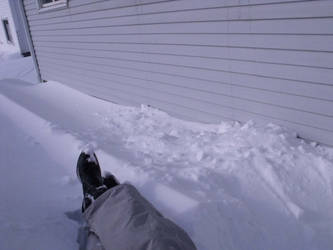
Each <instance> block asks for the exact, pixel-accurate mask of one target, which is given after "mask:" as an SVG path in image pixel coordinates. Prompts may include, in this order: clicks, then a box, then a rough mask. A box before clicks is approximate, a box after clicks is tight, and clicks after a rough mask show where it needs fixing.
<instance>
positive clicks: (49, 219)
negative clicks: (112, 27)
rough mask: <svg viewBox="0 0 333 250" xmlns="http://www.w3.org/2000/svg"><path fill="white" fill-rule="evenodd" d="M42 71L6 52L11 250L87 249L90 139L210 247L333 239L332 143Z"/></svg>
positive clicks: (1, 150) (1, 219)
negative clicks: (192, 112) (142, 100)
mask: <svg viewBox="0 0 333 250" xmlns="http://www.w3.org/2000/svg"><path fill="white" fill-rule="evenodd" d="M1 79H2V80H1ZM34 79H35V74H34V72H33V66H32V62H31V58H25V59H17V58H11V57H7V59H6V60H2V61H0V138H1V141H0V159H1V160H0V162H1V164H0V170H1V176H2V178H1V182H0V187H1V188H0V194H1V197H4V198H3V199H4V200H3V201H2V202H0V249H64V250H65V249H75V248H78V246H77V243H76V234H77V230H78V228H79V224H78V223H77V222H75V220H73V219H76V218H77V217H78V215H79V212H78V211H77V210H79V209H80V206H81V204H80V203H81V198H82V193H81V192H82V191H81V187H80V184H79V182H78V181H77V180H76V176H75V164H76V159H77V157H78V155H79V153H80V150H82V149H87V148H88V149H91V148H93V149H95V150H96V153H97V156H98V160H99V162H100V164H101V166H102V168H103V169H104V170H107V171H110V172H112V173H113V174H115V175H116V176H117V178H118V179H119V180H120V181H121V182H125V181H127V182H131V183H133V184H134V185H135V186H136V187H137V188H138V189H139V190H140V191H141V192H142V193H143V194H144V196H145V197H146V198H147V199H148V200H149V201H151V202H152V203H153V204H154V205H155V206H156V207H157V208H158V209H159V210H161V212H162V213H163V214H164V215H165V216H167V217H169V218H171V219H172V220H174V221H175V222H176V223H177V224H178V225H180V226H182V227H183V228H184V229H185V230H186V231H187V232H188V233H189V234H190V236H191V237H192V239H193V240H194V242H195V243H196V245H197V247H198V249H200V250H222V249H279V250H281V249H290V250H291V249H293V250H294V249H332V247H333V184H332V182H333V163H332V162H333V149H332V148H328V147H324V146H321V145H317V144H316V143H308V142H304V141H302V140H300V139H298V138H297V136H296V133H295V131H291V130H288V129H285V128H283V127H280V126H277V125H275V124H267V125H265V126H259V125H256V124H255V123H254V122H252V121H249V122H247V123H245V124H240V123H238V122H233V121H229V122H225V121H223V122H221V123H220V124H202V123H194V122H187V121H182V120H179V119H176V118H173V117H171V116H169V115H168V114H166V113H164V112H162V111H159V110H156V109H153V108H150V107H147V106H144V105H142V106H141V107H125V106H121V105H116V104H112V103H109V102H105V101H103V100H99V99H96V98H94V97H91V96H88V95H86V94H83V93H80V92H78V91H76V90H73V89H71V88H69V87H66V86H64V85H62V84H60V83H57V82H48V83H46V84H33V83H29V81H30V82H31V81H32V82H34V81H35V82H36V80H34ZM87 145H89V146H88V147H87Z"/></svg>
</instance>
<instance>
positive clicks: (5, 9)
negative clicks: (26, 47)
mask: <svg viewBox="0 0 333 250" xmlns="http://www.w3.org/2000/svg"><path fill="white" fill-rule="evenodd" d="M4 19H8V22H9V29H10V32H11V35H12V37H13V43H8V41H7V37H6V33H5V29H4V26H3V22H2V20H4ZM0 46H3V47H7V48H8V47H10V49H12V51H15V50H16V51H17V52H20V46H19V43H18V39H17V34H16V31H15V24H14V20H13V16H12V13H11V11H10V7H9V2H8V0H0Z"/></svg>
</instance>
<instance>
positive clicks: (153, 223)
mask: <svg viewBox="0 0 333 250" xmlns="http://www.w3.org/2000/svg"><path fill="white" fill-rule="evenodd" d="M84 217H85V219H86V221H87V224H88V226H89V236H88V240H87V249H88V250H195V249H196V247H195V245H194V244H193V242H192V240H191V239H190V237H189V236H188V235H187V233H186V232H185V231H184V230H183V229H181V228H180V227H178V226H177V225H176V224H175V223H173V222H172V221H170V220H169V219H166V218H164V217H163V216H162V215H161V214H160V213H159V212H158V211H157V210H156V209H155V208H154V207H153V205H151V204H150V203H149V202H148V201H147V200H146V199H145V198H143V197H142V196H141V195H140V193H139V192H138V191H137V190H136V188H135V187H134V186H132V185H130V184H121V185H118V186H116V187H113V188H111V189H109V190H108V191H106V192H105V193H104V194H102V195H101V196H100V197H99V198H98V199H97V200H96V201H94V202H93V203H92V204H91V205H90V206H89V207H88V208H87V210H86V211H85V212H84Z"/></svg>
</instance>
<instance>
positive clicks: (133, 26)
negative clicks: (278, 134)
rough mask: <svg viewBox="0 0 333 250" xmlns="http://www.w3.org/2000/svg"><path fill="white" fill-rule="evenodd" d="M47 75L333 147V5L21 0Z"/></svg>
mask: <svg viewBox="0 0 333 250" xmlns="http://www.w3.org/2000/svg"><path fill="white" fill-rule="evenodd" d="M24 5H25V10H26V14H27V18H28V22H29V25H30V30H31V34H32V38H33V43H34V47H35V50H36V55H37V59H38V62H39V67H40V70H41V75H42V78H43V79H46V80H57V81H60V82H63V83H65V84H68V85H69V86H72V87H74V88H78V89H80V90H82V91H84V92H88V93H90V94H91V95H95V96H97V97H100V98H104V99H107V100H110V101H114V102H118V103H121V104H127V105H139V104H141V103H145V104H150V105H152V106H154V107H157V108H160V109H162V110H165V111H167V112H169V113H171V114H173V115H176V116H178V117H181V118H185V119H191V120H199V121H204V122H219V121H220V120H223V119H233V120H239V121H247V120H249V119H254V120H255V121H257V122H268V121H272V122H274V123H277V124H282V125H285V126H288V127H291V128H293V129H295V130H296V131H297V132H298V133H299V134H300V135H301V136H302V137H303V138H307V139H313V140H316V141H319V142H322V143H325V144H329V145H333V28H332V27H333V1H327V0H317V1H302V0H226V1H220V0H175V1H166V0H112V1H111V0H109V1H105V0H104V1H102V0H70V1H69V7H68V8H65V9H59V10H54V11H49V12H43V13H39V12H38V10H37V5H36V0H24Z"/></svg>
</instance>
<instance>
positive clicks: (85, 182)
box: [76, 152, 108, 212]
mask: <svg viewBox="0 0 333 250" xmlns="http://www.w3.org/2000/svg"><path fill="white" fill-rule="evenodd" d="M76 174H77V176H78V178H79V180H80V181H81V183H82V189H83V196H84V199H83V203H82V212H83V211H84V210H85V209H86V208H87V207H88V206H89V205H90V204H91V203H92V202H93V201H94V200H96V199H97V198H98V197H99V196H100V195H101V194H103V193H104V192H105V191H106V190H107V189H108V187H107V186H106V185H104V183H103V182H104V180H103V177H102V175H101V168H100V166H99V163H98V160H97V157H96V155H95V153H92V154H90V155H89V154H86V153H84V152H82V153H81V154H80V156H79V159H78V161H77V167H76Z"/></svg>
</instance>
